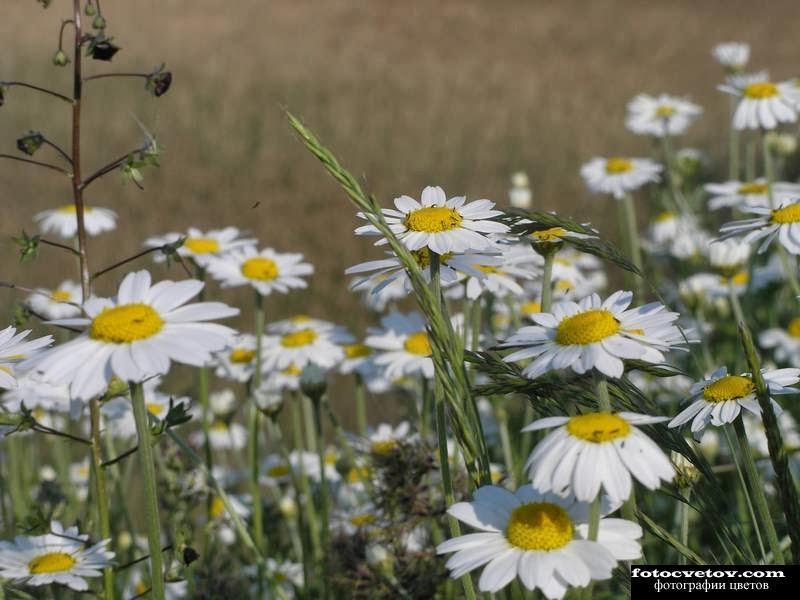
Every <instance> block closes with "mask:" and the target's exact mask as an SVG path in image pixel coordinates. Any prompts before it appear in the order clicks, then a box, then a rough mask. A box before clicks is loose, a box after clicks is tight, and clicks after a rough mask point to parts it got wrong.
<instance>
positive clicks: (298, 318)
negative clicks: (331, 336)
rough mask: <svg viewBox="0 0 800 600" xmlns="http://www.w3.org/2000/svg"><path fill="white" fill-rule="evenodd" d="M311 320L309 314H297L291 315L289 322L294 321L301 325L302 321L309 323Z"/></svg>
mask: <svg viewBox="0 0 800 600" xmlns="http://www.w3.org/2000/svg"><path fill="white" fill-rule="evenodd" d="M310 320H311V317H309V316H308V315H295V316H293V317H289V322H291V323H294V324H295V325H299V324H300V323H308V322H309V321H310Z"/></svg>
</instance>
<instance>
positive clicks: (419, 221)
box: [405, 206, 464, 233]
mask: <svg viewBox="0 0 800 600" xmlns="http://www.w3.org/2000/svg"><path fill="white" fill-rule="evenodd" d="M463 220H464V218H463V217H462V216H461V215H460V214H459V212H458V211H457V210H454V209H452V208H447V207H446V206H430V207H428V208H420V209H419V210H415V211H413V212H410V213H408V215H406V219H405V225H406V227H408V228H409V229H410V230H411V231H424V232H426V233H438V232H441V231H450V230H451V229H457V228H458V227H459V226H460V225H461V221H463Z"/></svg>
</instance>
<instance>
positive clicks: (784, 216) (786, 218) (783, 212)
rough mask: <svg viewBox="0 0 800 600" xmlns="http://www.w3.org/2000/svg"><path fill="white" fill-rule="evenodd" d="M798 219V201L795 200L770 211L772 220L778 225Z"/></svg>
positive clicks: (799, 207)
mask: <svg viewBox="0 0 800 600" xmlns="http://www.w3.org/2000/svg"><path fill="white" fill-rule="evenodd" d="M799 221H800V202H795V203H794V204H790V205H789V206H784V207H783V208H776V209H775V210H773V211H772V222H773V223H777V224H778V225H787V224H789V223H797V222H799Z"/></svg>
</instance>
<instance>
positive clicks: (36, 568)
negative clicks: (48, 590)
mask: <svg viewBox="0 0 800 600" xmlns="http://www.w3.org/2000/svg"><path fill="white" fill-rule="evenodd" d="M76 562H78V561H76V560H75V559H74V558H73V557H72V556H71V555H70V554H67V553H66V552H48V553H47V554H41V555H40V556H37V557H36V558H34V559H33V560H32V561H31V562H29V563H28V571H29V572H30V574H31V575H41V574H42V573H62V572H64V571H69V570H70V569H71V568H72V567H73V566H74V565H75V563H76Z"/></svg>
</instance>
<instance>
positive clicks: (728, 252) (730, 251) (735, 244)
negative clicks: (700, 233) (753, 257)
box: [708, 239, 751, 274]
mask: <svg viewBox="0 0 800 600" xmlns="http://www.w3.org/2000/svg"><path fill="white" fill-rule="evenodd" d="M750 250H751V249H750V244H747V243H744V242H742V241H740V240H734V239H727V240H723V241H717V240H715V241H714V242H711V243H710V244H708V262H709V263H711V266H712V267H714V269H715V270H717V271H719V272H721V273H725V274H728V273H735V272H738V271H740V270H741V269H742V267H743V266H744V265H746V264H747V261H748V260H749V259H750Z"/></svg>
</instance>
